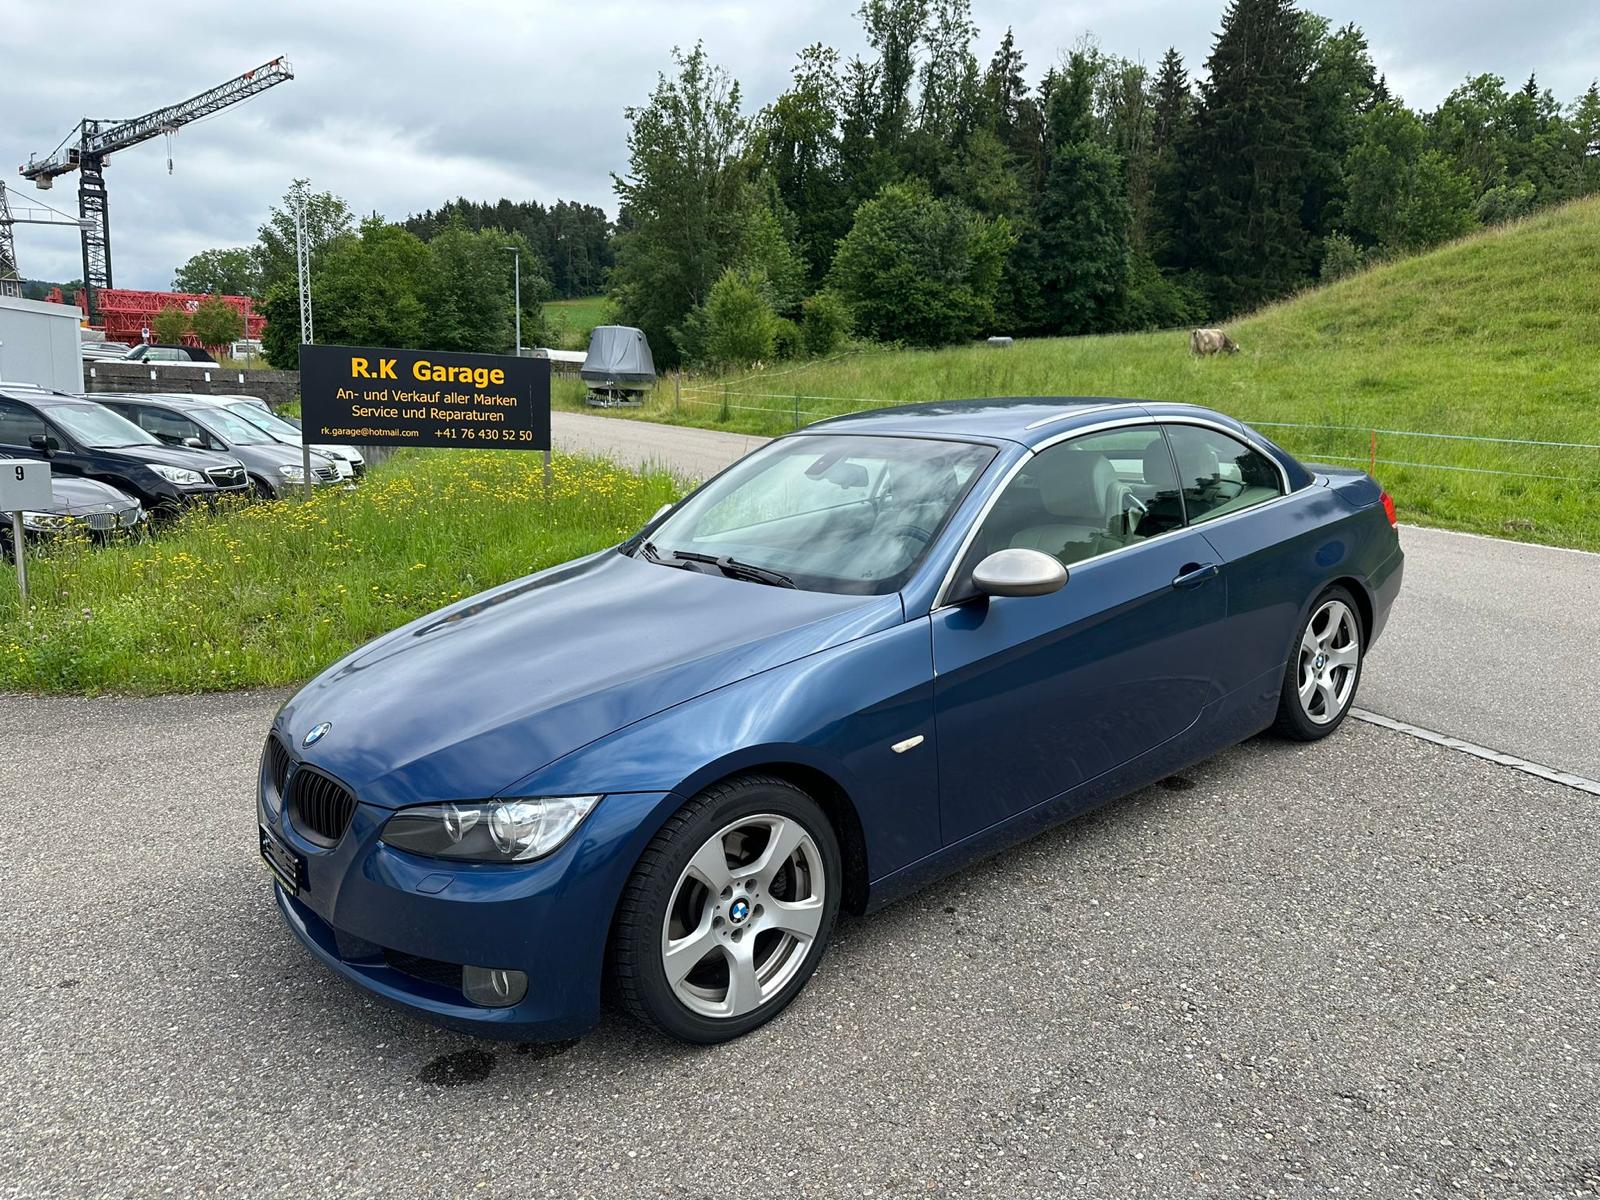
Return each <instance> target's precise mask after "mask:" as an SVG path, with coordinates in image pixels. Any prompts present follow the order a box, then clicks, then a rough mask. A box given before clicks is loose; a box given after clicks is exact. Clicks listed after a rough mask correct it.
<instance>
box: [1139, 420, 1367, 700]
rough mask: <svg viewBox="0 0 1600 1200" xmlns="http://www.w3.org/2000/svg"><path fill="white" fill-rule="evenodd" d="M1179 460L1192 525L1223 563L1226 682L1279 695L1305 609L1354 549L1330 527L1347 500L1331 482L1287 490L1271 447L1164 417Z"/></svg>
mask: <svg viewBox="0 0 1600 1200" xmlns="http://www.w3.org/2000/svg"><path fill="white" fill-rule="evenodd" d="M1164 426H1165V432H1166V435H1167V440H1168V443H1169V444H1170V445H1171V446H1172V452H1173V456H1174V458H1175V459H1176V462H1177V465H1178V475H1179V478H1180V481H1181V485H1182V487H1183V500H1184V509H1185V512H1186V513H1187V519H1188V523H1189V525H1190V527H1191V528H1193V529H1195V530H1197V531H1198V532H1200V533H1202V534H1204V536H1205V538H1206V541H1207V542H1209V543H1210V544H1211V546H1212V547H1213V548H1214V549H1215V550H1216V552H1217V557H1218V560H1219V561H1220V562H1221V563H1222V570H1223V581H1224V583H1225V585H1226V587H1225V590H1226V591H1227V593H1228V617H1227V623H1226V625H1225V626H1224V627H1223V629H1222V630H1220V631H1219V634H1220V636H1221V637H1223V638H1224V639H1225V640H1226V642H1227V644H1228V646H1229V648H1230V653H1229V654H1228V656H1227V658H1226V659H1225V660H1224V661H1223V662H1222V663H1221V664H1220V670H1219V678H1220V679H1221V680H1222V683H1223V685H1224V686H1225V687H1226V688H1227V690H1228V691H1230V692H1232V691H1234V690H1235V689H1238V688H1242V687H1246V686H1249V685H1254V686H1255V687H1256V688H1257V689H1258V690H1259V691H1260V692H1261V693H1262V695H1263V697H1265V698H1266V699H1270V698H1271V696H1273V695H1275V694H1276V690H1277V688H1278V687H1279V686H1280V684H1281V675H1282V671H1283V665H1284V660H1285V655H1286V653H1287V652H1288V650H1289V646H1290V643H1291V641H1292V640H1293V639H1294V638H1295V637H1297V636H1298V630H1299V624H1300V617H1301V610H1302V609H1303V607H1304V605H1305V604H1306V602H1307V601H1309V600H1310V599H1311V595H1312V593H1313V592H1314V591H1315V590H1316V589H1317V587H1318V586H1319V584H1318V580H1319V579H1321V578H1325V577H1326V576H1327V575H1328V574H1329V573H1330V572H1332V571H1333V570H1334V568H1335V567H1336V566H1337V564H1338V563H1340V562H1341V561H1343V560H1344V559H1345V558H1346V556H1348V555H1349V553H1350V552H1351V547H1350V546H1349V545H1347V544H1346V543H1345V542H1344V541H1343V540H1342V539H1341V538H1340V536H1339V535H1338V533H1337V532H1333V533H1330V532H1329V530H1328V528H1327V522H1328V519H1329V516H1330V515H1331V514H1332V513H1333V512H1335V511H1336V510H1337V509H1338V501H1337V500H1336V499H1335V498H1334V497H1332V496H1330V495H1329V494H1328V492H1327V489H1325V488H1316V487H1306V488H1301V489H1300V490H1299V491H1298V492H1293V493H1291V492H1289V491H1288V487H1287V485H1288V477H1287V475H1286V474H1285V473H1284V471H1283V470H1282V468H1281V467H1279V466H1278V464H1277V462H1276V461H1275V460H1274V459H1272V458H1271V457H1270V456H1269V455H1268V454H1267V453H1266V452H1265V451H1263V450H1259V449H1256V448H1255V447H1253V446H1250V445H1248V444H1246V442H1245V441H1244V440H1243V439H1242V438H1240V437H1236V436H1234V435H1232V434H1230V433H1226V432H1224V431H1222V430H1220V429H1216V428H1213V427H1211V426H1208V425H1202V424H1196V423H1188V424H1186V423H1181V422H1175V421H1166V422H1164Z"/></svg>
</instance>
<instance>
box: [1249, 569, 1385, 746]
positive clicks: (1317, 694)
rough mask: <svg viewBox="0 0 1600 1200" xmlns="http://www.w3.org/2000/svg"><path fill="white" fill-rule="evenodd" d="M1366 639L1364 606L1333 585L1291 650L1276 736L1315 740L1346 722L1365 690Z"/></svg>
mask: <svg viewBox="0 0 1600 1200" xmlns="http://www.w3.org/2000/svg"><path fill="white" fill-rule="evenodd" d="M1366 636H1367V635H1366V630H1365V629H1364V628H1363V627H1362V624H1361V609H1360V606H1359V605H1357V604H1356V601H1355V597H1354V596H1352V595H1351V594H1350V593H1349V591H1348V590H1346V589H1345V588H1343V587H1337V586H1335V587H1330V588H1328V589H1327V590H1326V591H1325V592H1323V593H1322V594H1321V595H1320V596H1318V597H1317V598H1316V600H1315V601H1314V602H1313V603H1312V605H1311V611H1310V613H1309V614H1308V615H1307V617H1306V620H1305V623H1304V624H1303V625H1302V626H1301V627H1300V635H1299V636H1298V637H1297V638H1296V639H1295V641H1294V644H1293V646H1291V647H1290V651H1289V662H1288V665H1287V666H1286V667H1285V669H1284V674H1283V691H1282V692H1281V693H1280V695H1279V697H1278V716H1277V719H1276V720H1275V721H1274V722H1273V726H1272V728H1273V730H1274V731H1275V732H1276V733H1278V734H1280V735H1282V736H1283V737H1287V738H1292V739H1294V740H1295V741H1299V742H1315V741H1318V740H1319V739H1321V738H1325V737H1327V736H1328V735H1329V734H1330V733H1332V732H1333V731H1334V730H1335V729H1337V728H1339V726H1340V725H1342V724H1344V719H1345V717H1346V716H1348V715H1349V713H1350V707H1351V705H1353V704H1354V703H1355V699H1356V691H1357V689H1358V688H1359V687H1360V686H1361V668H1362V666H1363V665H1364V664H1365V661H1366V648H1367V642H1366ZM1319 662H1320V663H1321V665H1319Z"/></svg>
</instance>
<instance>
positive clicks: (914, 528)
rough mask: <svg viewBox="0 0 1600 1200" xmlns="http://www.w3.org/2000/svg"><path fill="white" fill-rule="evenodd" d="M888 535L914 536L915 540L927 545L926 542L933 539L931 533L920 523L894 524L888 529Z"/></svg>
mask: <svg viewBox="0 0 1600 1200" xmlns="http://www.w3.org/2000/svg"><path fill="white" fill-rule="evenodd" d="M889 536H890V537H910V538H916V539H917V541H919V542H921V543H923V545H927V543H929V542H931V541H933V534H931V533H929V532H928V531H927V530H926V529H923V528H922V527H921V526H920V525H896V526H895V527H894V528H893V529H891V530H889Z"/></svg>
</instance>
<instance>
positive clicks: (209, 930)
mask: <svg viewBox="0 0 1600 1200" xmlns="http://www.w3.org/2000/svg"><path fill="white" fill-rule="evenodd" d="M276 702H277V697H276V696H268V695H254V696H242V697H210V698H173V699H165V700H157V701H143V702H130V701H122V700H98V701H85V700H38V699H30V698H23V697H15V696H3V697H0V728H4V729H6V730H8V731H10V734H11V736H10V737H8V739H7V746H6V753H5V754H4V756H3V757H0V796H4V797H5V800H4V803H3V805H0V855H3V858H0V861H3V871H0V1096H4V1097H5V1100H6V1108H7V1112H6V1117H5V1119H4V1121H3V1122H0V1195H3V1196H16V1197H29V1198H33V1197H55V1196H62V1197H67V1196H71V1197H80V1196H100V1195H106V1196H141V1197H142V1196H153V1195H160V1194H172V1195H180V1196H197V1195H198V1196H209V1195H250V1196H268V1195H272V1196H277V1195H281V1196H295V1197H305V1196H323V1195H327V1196H332V1195H339V1196H365V1195H372V1196H407V1197H418V1196H464V1195H469V1194H470V1195H477V1194H484V1195H512V1194H515V1195H527V1196H544V1195H550V1196H569V1195H581V1196H626V1197H648V1196H657V1195H660V1196H668V1195H671V1196H679V1195H686V1196H739V1197H752V1198H756V1200H760V1198H762V1197H766V1196H771V1195H776V1194H786V1195H794V1196H835V1195H858V1196H862V1195H864V1196H912V1195H916V1196H924V1195H945V1194H953V1195H963V1196H966V1195H974V1196H996V1197H1028V1196H1039V1197H1047V1196H1048V1197H1054V1196H1095V1197H1111V1196H1116V1197H1123V1196H1152V1197H1155V1196H1163V1197H1164V1196H1224V1195H1226V1196H1235V1195H1250V1196H1326V1195H1329V1194H1340V1195H1354V1196H1369V1195H1370V1196H1384V1197H1390V1196H1410V1195H1424V1196H1431V1195H1445V1194H1450V1195H1457V1194H1460V1195H1467V1196H1484V1197H1504V1196H1515V1195H1529V1196H1541V1197H1556V1196H1572V1197H1576V1196H1584V1195H1596V1194H1600V1132H1597V1125H1596V1122H1595V1117H1594V1114H1595V1112H1597V1111H1600V1061H1597V1053H1596V1047H1597V1046H1600V1000H1597V996H1600V912H1597V907H1600V902H1597V900H1596V897H1597V895H1600V886H1597V885H1600V866H1597V864H1596V859H1595V855H1594V847H1595V845H1596V844H1597V843H1600V808H1597V801H1596V800H1595V798H1594V797H1593V796H1589V795H1585V794H1583V793H1581V792H1578V791H1574V790H1570V789H1566V788H1562V787H1559V786H1556V785H1553V784H1548V783H1545V782H1543V781H1540V780H1537V779H1534V778H1531V777H1529V776H1527V775H1524V774H1521V773H1518V772H1514V771H1509V770H1506V769H1504V768H1501V767H1496V766H1493V765H1490V764H1487V763H1484V762H1481V761H1479V760H1476V759H1473V758H1471V757H1468V756H1465V755H1461V754H1456V753H1452V752H1449V751H1446V750H1442V749H1439V748H1436V747H1433V746H1430V745H1427V744H1425V743H1421V742H1418V741H1415V740H1412V739H1410V738H1406V737H1404V736H1401V735H1398V734H1394V733H1390V732H1388V731H1386V730H1382V729H1377V728H1374V727H1371V726H1366V725H1358V724H1355V723H1349V724H1347V725H1346V727H1345V728H1344V729H1343V730H1342V731H1341V732H1340V733H1339V734H1338V735H1337V736H1336V737H1335V738H1333V739H1332V740H1331V741H1329V742H1327V743H1324V744H1321V745H1318V746H1314V747H1301V746H1291V745H1287V744H1284V743H1281V742H1276V741H1272V740H1267V739H1258V740H1256V741H1254V742H1251V743H1249V744H1248V745H1246V746H1243V747H1240V748H1238V749H1236V750H1234V751H1231V752H1229V753H1228V754H1226V755H1223V756H1222V757H1220V758H1218V759H1215V760H1213V761H1211V762H1209V763H1207V764H1204V765H1203V766H1201V767H1199V768H1196V769H1194V770H1191V771H1188V772H1186V773H1185V774H1184V775H1183V776H1182V777H1181V778H1180V779H1174V780H1170V781H1168V783H1167V785H1166V786H1161V787H1156V788H1152V789H1149V790H1147V791H1146V792H1143V793H1141V794H1140V795H1138V796H1136V797H1133V798H1131V799H1129V800H1126V801H1124V802H1122V803H1119V804H1117V805H1114V806H1112V807H1111V808H1109V809H1107V810H1104V811H1103V812H1101V813H1099V814H1096V815H1094V816H1091V817H1089V818H1086V819H1084V820H1081V821H1078V822H1076V823H1075V824H1072V825H1070V826H1067V827H1065V828H1063V829H1061V830H1058V831H1056V832H1054V833H1051V834H1048V835H1046V836H1044V837H1042V838H1040V839H1038V840H1037V841H1035V842H1032V843H1030V844H1029V845H1027V846H1025V847H1023V848H1021V849H1020V850H1017V851H1014V852H1012V853H1010V854H1008V855H1006V856H1003V857H1001V858H999V859H996V860H993V861H991V862H989V863H987V864H985V865H982V866H979V867H976V868H973V869H971V870H968V871H966V872H964V873H963V874H961V875H959V876H957V877H956V878H954V879H951V880H949V881H947V882H945V883H943V884H941V885H938V886H936V887H934V888H933V889H931V890H929V891H927V892H924V893H921V894H919V895H917V896H915V897H913V898H911V899H910V900H908V901H906V902H904V903H902V904H900V905H898V906H896V907H894V908H891V909H889V910H888V911H886V912H884V913H881V914H879V915H877V916H875V917H872V918H869V919H866V920H858V921H850V922H847V923H846V924H845V925H844V926H843V927H842V928H841V930H840V935H839V939H838V941H837V943H836V945H835V946H834V948H833V950H832V951H831V952H830V954H829V956H828V958H827V959H826V960H825V962H824V965H823V968H822V970H821V972H820V973H819V974H818V976H817V977H816V979H815V980H814V982H813V984H812V986H811V987H810V988H808V989H807V991H806V993H805V994H804V995H803V996H802V998H801V999H800V1001H799V1002H797V1004H796V1005H795V1006H794V1007H793V1008H792V1009H791V1010H790V1011H789V1012H788V1013H787V1014H786V1015H785V1016H784V1017H783V1018H781V1019H780V1020H779V1021H778V1022H776V1023H775V1024H773V1025H770V1026H768V1027H766V1028H765V1029H763V1030H761V1031H759V1032H758V1033H756V1034H755V1035H753V1036H751V1037H749V1038H746V1039H744V1040H743V1041H741V1042H738V1043H735V1044H733V1045H729V1046H725V1047H721V1048H716V1049H709V1050H704V1049H687V1048H684V1047H680V1046H677V1045H674V1044H670V1043H667V1042H664V1041H662V1040H660V1039H658V1038H656V1037H654V1036H651V1035H649V1034H647V1033H645V1032H643V1031H642V1030H641V1029H639V1028H638V1027H636V1026H634V1025H632V1024H631V1023H629V1022H627V1021H626V1020H624V1019H622V1018H621V1017H613V1018H611V1019H609V1020H608V1021H607V1023H606V1024H605V1025H604V1026H603V1027H602V1028H601V1029H600V1030H599V1031H598V1032H596V1033H595V1034H593V1035H591V1036H590V1037H588V1038H587V1039H585V1040H583V1041H581V1042H579V1043H577V1044H575V1045H571V1046H566V1047H556V1048H545V1047H525V1048H517V1047H511V1046H503V1045H497V1044H489V1043H477V1042H474V1041H472V1040H471V1039H468V1038H465V1037H460V1036H456V1035H452V1034H447V1033H443V1032H439V1031H437V1030H433V1029H431V1028H429V1027H426V1026H423V1025H420V1024H417V1023H415V1022H413V1021H411V1020H410V1019H408V1018H406V1017H404V1016H402V1015H399V1014H395V1013H391V1012H389V1011H388V1010H385V1009H382V1008H379V1007H377V1006H375V1005H373V1004H371V1003H369V1002H368V1001H367V1000H365V999H364V998H363V997H362V996H361V995H359V994H358V993H357V992H356V991H354V990H353V989H351V988H349V987H348V986H346V985H344V984H342V983H340V982H338V981H336V980H335V979H334V978H333V977H331V976H330V975H329V974H328V973H326V972H325V971H323V970H321V969H320V968H318V967H316V966H315V965H314V964H313V963H312V962H311V960H310V959H309V958H308V957H307V956H306V955H305V954H304V953H303V952H302V951H301V950H300V948H299V946H298V945H297V944H296V943H295V942H294V941H293V940H292V938H291V937H290V936H289V934H288V933H287V932H286V931H285V930H284V929H282V928H281V927H280V923H279V921H278V919H277V916H276V913H275V911H274V909H273V907H272V905H271V902H270V900H269V898H268V892H267V882H266V879H265V877H264V875H263V873H262V871H261V869H260V868H259V867H258V866H257V865H256V860H255V851H254V841H255V838H254V829H253V824H254V819H253V814H252V804H251V799H250V792H251V785H252V778H253V773H254V762H255V754H256V750H257V747H258V746H259V743H260V738H261V736H262V733H263V731H264V729H265V727H266V724H267V721H268V719H269V717H270V715H271V712H272V710H273V708H274V706H275V704H276ZM19 731H21V732H23V733H25V736H23V737H20V738H19V737H17V736H16V735H17V734H18V732H19Z"/></svg>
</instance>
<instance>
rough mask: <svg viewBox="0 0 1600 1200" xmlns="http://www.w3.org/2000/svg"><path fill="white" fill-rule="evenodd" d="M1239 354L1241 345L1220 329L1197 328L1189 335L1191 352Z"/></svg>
mask: <svg viewBox="0 0 1600 1200" xmlns="http://www.w3.org/2000/svg"><path fill="white" fill-rule="evenodd" d="M1224 352H1226V353H1228V354H1237V353H1239V345H1238V343H1237V342H1235V341H1234V340H1233V339H1232V338H1231V337H1229V336H1228V335H1227V334H1225V333H1223V332H1222V330H1220V329H1196V330H1195V331H1194V332H1193V333H1191V334H1190V335H1189V353H1190V354H1222V353H1224Z"/></svg>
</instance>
